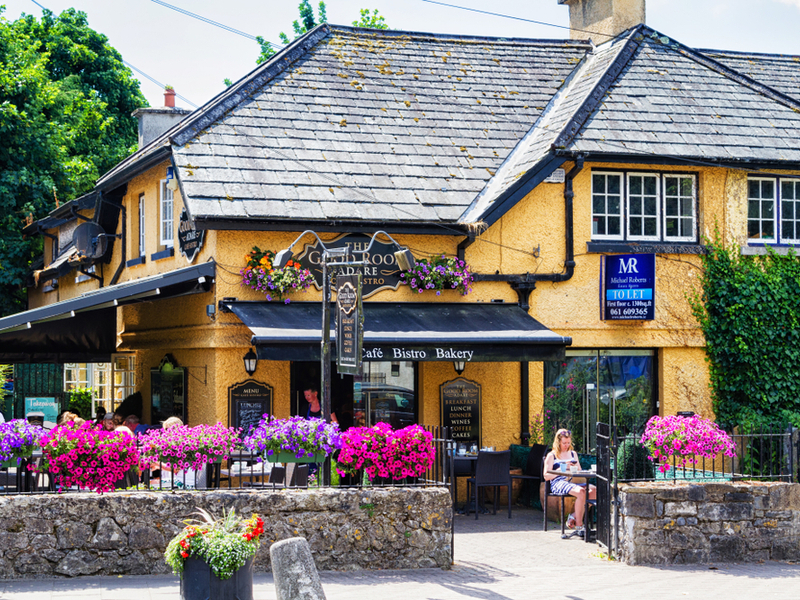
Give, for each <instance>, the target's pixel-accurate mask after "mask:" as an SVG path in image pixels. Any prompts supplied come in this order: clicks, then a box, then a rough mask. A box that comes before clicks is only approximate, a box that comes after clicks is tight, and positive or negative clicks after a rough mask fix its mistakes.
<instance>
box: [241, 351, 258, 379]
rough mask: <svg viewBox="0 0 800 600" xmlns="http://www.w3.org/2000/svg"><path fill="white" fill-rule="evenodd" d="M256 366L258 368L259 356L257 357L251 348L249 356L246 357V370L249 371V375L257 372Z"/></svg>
mask: <svg viewBox="0 0 800 600" xmlns="http://www.w3.org/2000/svg"><path fill="white" fill-rule="evenodd" d="M256 366H258V356H256V353H255V352H253V349H252V348H250V350H248V351H247V354H245V355H244V370H245V371H247V374H248V375H252V374H253V373H255V372H256Z"/></svg>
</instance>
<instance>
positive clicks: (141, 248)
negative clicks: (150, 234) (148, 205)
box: [139, 194, 145, 256]
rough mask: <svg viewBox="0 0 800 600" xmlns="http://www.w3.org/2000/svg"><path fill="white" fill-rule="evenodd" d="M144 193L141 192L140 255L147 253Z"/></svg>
mask: <svg viewBox="0 0 800 600" xmlns="http://www.w3.org/2000/svg"><path fill="white" fill-rule="evenodd" d="M144 232H145V222H144V194H139V256H144V255H145V246H144V240H145V237H144Z"/></svg>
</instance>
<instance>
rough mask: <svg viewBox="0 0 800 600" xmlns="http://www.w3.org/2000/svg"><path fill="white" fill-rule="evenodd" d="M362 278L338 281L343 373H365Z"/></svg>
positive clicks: (339, 358) (338, 332)
mask: <svg viewBox="0 0 800 600" xmlns="http://www.w3.org/2000/svg"><path fill="white" fill-rule="evenodd" d="M362 324H363V313H362V311H361V275H360V274H358V273H357V274H355V275H339V276H338V277H337V278H336V367H337V370H338V372H339V373H348V374H351V375H360V374H361V346H362V340H363V331H364V328H363V326H362Z"/></svg>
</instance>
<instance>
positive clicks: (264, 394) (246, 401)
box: [228, 379, 272, 435]
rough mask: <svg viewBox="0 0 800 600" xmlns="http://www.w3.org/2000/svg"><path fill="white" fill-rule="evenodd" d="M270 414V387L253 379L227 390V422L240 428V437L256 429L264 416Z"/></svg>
mask: <svg viewBox="0 0 800 600" xmlns="http://www.w3.org/2000/svg"><path fill="white" fill-rule="evenodd" d="M270 414H272V387H271V386H269V385H267V384H266V383H260V382H258V381H255V380H254V379H248V380H247V381H243V382H242V383H236V384H234V385H232V386H230V387H229V388H228V422H229V423H230V425H231V427H241V429H242V435H247V434H248V433H249V432H250V429H251V428H253V427H258V424H259V423H260V422H261V419H262V418H263V416H264V415H270Z"/></svg>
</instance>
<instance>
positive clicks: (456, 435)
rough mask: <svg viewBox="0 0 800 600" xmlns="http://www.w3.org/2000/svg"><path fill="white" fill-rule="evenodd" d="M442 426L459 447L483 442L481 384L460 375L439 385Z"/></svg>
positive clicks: (477, 444) (478, 444)
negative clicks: (447, 429) (447, 430)
mask: <svg viewBox="0 0 800 600" xmlns="http://www.w3.org/2000/svg"><path fill="white" fill-rule="evenodd" d="M439 396H440V402H441V406H442V426H443V427H449V428H450V432H451V435H452V437H453V440H454V441H455V442H456V443H457V444H458V446H459V448H462V447H464V446H467V447H468V446H471V445H473V444H474V445H476V446H478V447H480V444H481V386H480V385H479V384H478V383H476V382H474V381H470V380H469V379H464V378H463V377H458V378H457V379H453V380H452V381H447V382H445V383H443V384H442V385H440V386H439Z"/></svg>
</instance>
